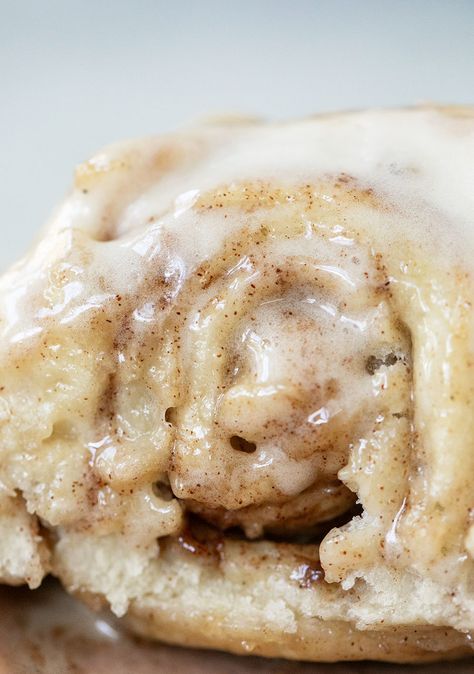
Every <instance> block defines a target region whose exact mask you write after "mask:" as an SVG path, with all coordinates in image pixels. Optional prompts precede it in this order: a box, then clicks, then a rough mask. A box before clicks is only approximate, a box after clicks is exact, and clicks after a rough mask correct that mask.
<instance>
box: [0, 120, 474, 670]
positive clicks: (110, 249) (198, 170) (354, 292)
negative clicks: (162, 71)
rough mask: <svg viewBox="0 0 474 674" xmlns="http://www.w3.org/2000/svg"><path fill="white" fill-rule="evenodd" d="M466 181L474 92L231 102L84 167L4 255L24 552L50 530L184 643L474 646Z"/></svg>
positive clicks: (9, 459)
mask: <svg viewBox="0 0 474 674" xmlns="http://www.w3.org/2000/svg"><path fill="white" fill-rule="evenodd" d="M461 112H462V114H461ZM473 181H474V113H473V112H472V110H470V109H462V110H461V111H459V110H458V109H453V110H451V109H435V108H418V109H413V110H400V111H369V112H365V113H351V114H347V115H334V116H325V117H321V118H315V119H312V120H307V121H302V122H295V123H288V124H273V125H262V124H258V123H256V122H249V123H239V124H237V123H235V124H232V123H229V124H224V123H223V124H214V125H209V126H203V127H200V128H197V129H194V130H190V131H188V132H186V133H182V134H180V135H177V136H174V137H168V138H165V139H161V138H158V139H145V140H143V141H135V142H131V143H128V144H122V145H119V146H116V147H113V148H110V149H109V150H106V151H104V152H103V153H102V154H100V155H98V156H97V157H95V158H94V159H92V160H91V161H89V162H87V163H86V164H84V165H82V166H81V167H79V169H78V170H77V174H76V183H75V187H74V190H73V192H72V194H71V195H70V197H69V198H68V199H67V200H66V201H65V203H64V204H63V205H62V207H61V208H60V209H59V210H58V212H57V214H56V215H55V218H54V220H53V222H52V223H51V224H50V226H49V228H48V229H47V230H46V232H45V236H44V238H43V240H42V241H41V242H40V244H39V245H38V246H37V248H36V249H35V250H34V251H33V252H32V253H31V255H30V256H28V258H26V259H25V260H23V261H22V262H21V263H19V264H18V265H17V266H16V267H14V268H13V269H12V270H11V271H10V272H9V273H8V274H6V275H5V276H4V277H3V279H2V281H1V282H0V316H1V324H0V327H1V332H2V334H1V342H0V368H1V371H2V387H1V391H0V395H1V398H0V415H1V418H0V446H1V452H2V461H1V468H0V485H1V486H2V488H4V492H5V498H8V499H12V498H16V499H17V500H18V502H19V503H20V501H21V503H20V507H21V508H23V510H24V512H25V517H26V516H27V515H26V512H28V513H30V515H28V517H30V518H33V519H32V520H31V526H33V527H37V524H36V520H37V519H38V520H40V521H41V526H42V527H44V530H48V531H49V532H50V533H49V534H48V541H46V540H44V537H40V536H39V529H37V531H36V533H35V537H36V538H35V537H33V540H36V541H37V543H38V544H39V547H38V549H37V552H35V555H36V557H35V559H36V560H40V561H37V562H36V563H35V564H36V565H35V567H34V568H35V574H36V575H34V574H33V575H32V574H31V571H30V572H29V575H28V573H27V572H26V571H25V572H24V578H25V580H28V581H29V582H30V584H31V585H35V584H37V583H38V582H39V580H40V578H41V568H42V569H43V573H46V572H47V571H48V563H49V562H46V561H41V560H46V555H47V552H45V551H47V550H50V551H51V554H52V562H51V563H52V569H53V573H55V574H56V575H58V576H59V577H60V578H61V579H62V581H63V582H64V583H65V585H66V587H67V588H69V589H70V590H71V591H72V592H75V593H77V594H79V595H82V596H83V597H84V598H86V599H88V600H92V598H96V599H97V598H98V599H100V600H101V598H104V599H105V601H107V602H108V603H110V604H111V606H112V608H113V610H114V611H115V612H116V613H117V614H118V615H126V620H127V621H128V623H129V624H130V625H132V626H133V627H134V629H136V630H137V631H139V632H141V633H144V634H146V635H148V636H152V637H156V638H160V639H163V640H167V641H170V642H174V643H186V644H190V645H195V646H212V647H215V648H222V649H225V650H231V651H234V652H255V653H260V654H263V655H272V656H284V657H291V658H302V659H303V658H304V659H309V660H311V659H313V660H338V659H357V658H373V659H380V660H392V661H415V660H424V659H426V660H430V659H437V658H440V657H458V656H459V655H462V654H464V653H468V652H470V632H471V630H472V629H474V604H473V599H474V598H473V594H472V571H473V564H472V559H471V554H472V553H473V551H474V543H473V540H474V534H473V533H472V532H471V520H472V513H473V512H474V510H473V507H474V503H473V497H472V489H471V482H472V476H473V473H474V451H473V449H474V448H473V446H472V445H473V438H474V428H473V426H474V414H473V412H474V410H473V406H474V390H473V389H474V377H473V376H472V367H473V362H474V320H473V313H472V300H473V298H474V282H473V266H472V259H473V258H472V253H473V252H474V230H473V227H472V215H473V213H474V197H473V194H472V188H471V186H472V184H473ZM1 522H2V518H1V517H0V524H1ZM3 522H6V520H5V519H3ZM472 531H474V529H472ZM31 540H32V538H31V535H30V538H29V541H30V545H31ZM38 569H40V570H38ZM0 575H1V577H3V578H4V580H5V582H10V581H11V579H12V574H11V573H10V572H9V571H8V570H7V567H6V566H5V564H4V563H3V562H2V557H1V556H0ZM18 576H19V577H20V578H21V573H20V572H17V575H16V576H15V578H17V577H18ZM30 577H31V578H34V580H33V581H31V580H29V578H30Z"/></svg>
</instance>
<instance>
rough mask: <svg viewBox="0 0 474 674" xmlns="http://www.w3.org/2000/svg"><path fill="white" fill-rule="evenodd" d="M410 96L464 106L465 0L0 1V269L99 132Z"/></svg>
mask: <svg viewBox="0 0 474 674" xmlns="http://www.w3.org/2000/svg"><path fill="white" fill-rule="evenodd" d="M423 100H430V101H441V102H460V103H469V102H470V103H474V0H365V1H364V0H319V1H318V0H313V1H312V2H311V1H309V0H291V1H290V0H287V1H280V0H232V1H228V0H220V1H218V0H194V1H191V0H188V1H185V0H168V1H167V2H164V1H160V0H155V1H153V0H129V1H128V2H127V1H125V0H82V1H81V0H76V1H73V0H41V1H40V0H29V1H28V0H0V269H2V268H3V267H4V266H5V265H6V264H7V263H8V262H9V261H10V260H12V259H13V258H14V257H15V256H17V255H18V254H19V253H20V252H22V251H23V250H24V249H25V247H26V245H27V243H28V241H29V240H30V239H31V238H32V236H33V235H34V232H35V231H37V229H38V227H39V226H40V225H41V224H42V223H43V221H44V220H45V219H46V218H47V216H48V214H49V212H50V211H51V209H52V207H53V205H54V204H55V203H56V202H57V201H58V199H59V198H60V197H61V195H62V194H63V192H64V191H65V189H66V188H67V185H68V184H69V182H70V179H71V175H72V169H73V166H74V165H75V164H76V163H77V162H79V161H81V160H83V159H85V158H87V157H88V155H89V154H90V153H92V152H93V151H95V150H96V149H98V148H99V147H100V146H101V145H103V144H106V143H108V142H110V141H113V140H117V139H119V138H124V137H128V136H134V135H143V134H146V133H153V132H161V131H164V130H167V129H171V128H173V127H176V126H179V125H182V124H184V123H186V121H188V120H193V119H195V118H199V117H200V116H206V115H209V114H212V113H222V112H238V113H250V114H257V115H262V116H266V117H272V118H273V117H274V118H278V117H285V116H295V115H296V116H298V115H305V114H309V113H313V112H317V111H320V110H332V109H338V108H353V107H363V106H372V105H384V106H385V105H401V104H410V103H415V102H418V101H423Z"/></svg>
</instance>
